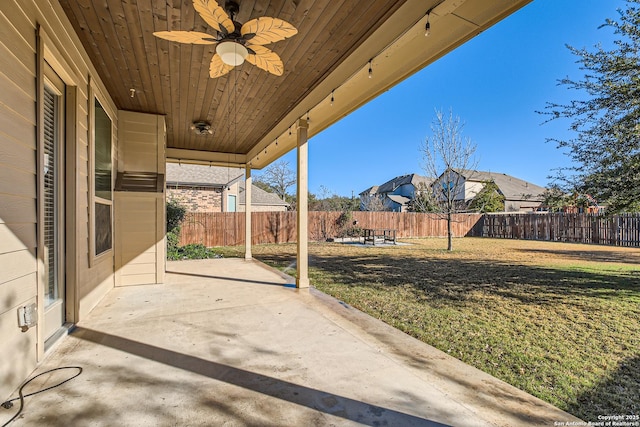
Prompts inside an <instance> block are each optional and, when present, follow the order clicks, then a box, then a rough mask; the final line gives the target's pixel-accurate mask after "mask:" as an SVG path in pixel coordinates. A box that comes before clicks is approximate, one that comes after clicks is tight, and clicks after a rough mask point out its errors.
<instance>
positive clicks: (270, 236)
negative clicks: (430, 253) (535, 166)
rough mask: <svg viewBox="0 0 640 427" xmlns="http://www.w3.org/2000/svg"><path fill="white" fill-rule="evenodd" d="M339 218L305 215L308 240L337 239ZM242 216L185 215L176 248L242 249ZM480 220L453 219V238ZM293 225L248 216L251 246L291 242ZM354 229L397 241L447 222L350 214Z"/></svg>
mask: <svg viewBox="0 0 640 427" xmlns="http://www.w3.org/2000/svg"><path fill="white" fill-rule="evenodd" d="M340 215H341V212H309V220H308V223H309V239H310V240H312V241H324V240H326V239H329V238H333V237H337V236H338V234H339V232H340V226H339V218H340ZM244 216H245V214H244V212H204V213H202V212H190V213H187V215H186V217H185V220H184V222H183V223H182V227H181V231H180V244H181V245H186V244H189V243H202V244H203V245H205V246H208V247H212V246H235V245H243V244H244V242H245V229H244ZM481 218H482V215H481V214H457V215H454V221H453V234H454V236H456V237H462V236H467V235H471V234H472V232H471V230H472V229H473V228H474V226H476V224H477V223H478V222H479V220H480V219H481ZM354 222H355V224H354ZM296 223H297V219H296V212H254V213H253V214H252V216H251V232H252V239H251V240H252V244H254V245H256V244H262V243H289V242H295V241H296ZM355 227H358V228H387V229H394V230H397V237H445V236H446V235H447V221H446V220H445V219H444V218H442V217H441V216H439V215H435V214H422V213H407V212H402V213H399V212H352V213H351V218H350V219H349V220H348V221H347V224H346V228H355ZM476 234H477V232H476Z"/></svg>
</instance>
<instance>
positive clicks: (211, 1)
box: [193, 0, 236, 35]
mask: <svg viewBox="0 0 640 427" xmlns="http://www.w3.org/2000/svg"><path fill="white" fill-rule="evenodd" d="M193 7H194V8H195V10H196V11H197V12H198V13H199V14H200V16H201V17H202V19H204V20H205V22H206V23H207V24H209V25H210V26H211V27H213V28H214V29H215V30H216V31H218V32H221V33H223V34H225V35H227V34H231V33H233V32H234V31H235V29H236V27H235V25H233V21H232V20H231V18H229V15H227V12H225V11H224V9H223V8H222V7H220V5H219V4H218V3H217V2H216V1H215V0H193Z"/></svg>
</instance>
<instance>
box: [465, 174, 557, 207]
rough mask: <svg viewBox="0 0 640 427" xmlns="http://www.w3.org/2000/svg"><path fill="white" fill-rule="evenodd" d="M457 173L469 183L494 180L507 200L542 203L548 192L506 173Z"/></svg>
mask: <svg viewBox="0 0 640 427" xmlns="http://www.w3.org/2000/svg"><path fill="white" fill-rule="evenodd" d="M456 172H458V173H459V174H460V175H462V176H464V177H465V179H466V180H467V181H472V182H474V181H475V182H482V181H492V180H493V182H495V183H496V185H497V186H498V188H499V189H500V192H501V193H502V194H503V195H504V197H505V199H506V200H531V201H538V202H539V201H542V199H543V193H544V192H545V190H546V189H545V188H544V187H540V186H539V185H536V184H533V183H531V182H528V181H525V180H522V179H520V178H516V177H515V176H511V175H507V174H506V173H496V172H483V171H469V170H458V171H456Z"/></svg>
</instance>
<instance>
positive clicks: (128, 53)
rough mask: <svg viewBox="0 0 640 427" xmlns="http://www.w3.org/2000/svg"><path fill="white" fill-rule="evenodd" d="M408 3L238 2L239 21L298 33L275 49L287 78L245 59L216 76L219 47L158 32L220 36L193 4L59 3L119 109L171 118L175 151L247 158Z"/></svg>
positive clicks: (150, 0)
mask: <svg viewBox="0 0 640 427" xmlns="http://www.w3.org/2000/svg"><path fill="white" fill-rule="evenodd" d="M221 1H223V0H221ZM404 2H405V0H367V1H362V0H239V1H238V3H239V5H240V11H239V13H238V16H237V17H236V20H237V21H238V22H240V23H244V22H246V21H248V20H250V19H253V18H257V17H260V16H271V17H275V18H280V19H284V20H285V21H288V22H290V23H291V24H293V25H294V26H295V27H296V28H297V29H298V31H299V32H298V34H297V35H296V36H294V37H292V38H290V39H287V40H284V41H280V42H277V43H274V44H272V45H269V46H268V47H269V48H271V49H272V50H273V51H275V52H276V53H277V54H278V55H280V57H281V58H282V60H283V63H284V68H285V71H284V75H283V76H281V77H277V76H274V75H271V74H269V73H267V72H265V71H263V70H260V69H258V68H257V67H255V66H253V65H251V64H249V63H247V62H245V63H244V64H243V65H241V66H239V67H236V68H235V69H234V70H232V71H231V73H229V74H227V75H226V76H222V77H219V78H217V79H211V78H209V61H210V60H211V57H212V55H213V54H214V52H215V46H212V45H187V44H181V43H174V42H170V41H166V40H161V39H158V38H156V37H154V36H153V35H152V33H153V32H154V31H165V30H183V31H201V32H207V33H210V34H214V35H215V31H214V30H213V29H212V28H210V27H209V26H208V25H207V24H206V23H205V22H204V21H203V20H202V18H201V17H200V16H199V15H198V14H197V13H196V11H195V9H194V8H193V3H192V0H163V1H160V0H100V1H88V0H60V3H61V5H62V7H63V8H64V10H65V13H66V14H67V16H68V17H69V20H70V21H71V23H72V25H73V26H74V28H75V30H76V32H77V33H78V35H79V37H80V39H81V41H82V43H83V45H84V47H85V49H86V50H87V52H88V54H89V56H90V58H91V60H92V61H93V63H94V65H95V66H96V68H97V70H98V73H99V74H100V76H101V78H102V80H103V81H104V83H105V85H106V86H107V89H108V90H109V93H110V94H111V96H112V97H113V99H114V102H115V104H116V106H117V107H118V108H119V109H124V110H131V111H139V112H147V113H156V114H165V115H166V119H167V147H168V148H182V149H191V150H204V151H215V152H222V153H238V154H246V153H248V152H249V150H250V149H251V148H252V147H253V146H254V145H255V144H256V143H257V142H258V141H260V140H261V139H262V138H263V137H264V136H265V135H266V134H267V133H268V132H269V130H271V128H272V127H273V126H274V125H275V124H276V123H278V122H279V121H281V120H282V119H283V118H284V117H285V116H286V115H287V113H288V112H290V111H291V109H292V108H293V107H295V106H296V105H297V104H298V103H299V102H300V101H301V100H302V99H304V97H305V96H306V95H307V94H309V93H310V91H311V90H312V89H313V88H315V87H316V86H317V85H318V84H319V83H320V82H322V80H323V79H324V78H325V77H326V76H327V75H329V73H331V71H333V70H334V69H335V68H336V67H337V66H338V65H339V64H340V63H341V62H342V61H343V60H345V58H347V57H348V56H349V54H350V53H352V52H353V51H354V50H355V49H356V48H357V47H358V46H359V45H360V44H361V43H362V42H363V41H364V40H366V38H367V37H368V36H369V35H370V34H371V33H372V32H373V31H374V30H375V29H376V28H377V27H378V26H379V25H380V24H381V23H382V22H384V21H385V20H386V19H388V17H389V16H391V15H392V14H393V13H394V12H395V11H396V10H397V9H398V8H399V7H400V6H402V4H403V3H404ZM220 4H221V5H223V4H222V3H220ZM131 89H135V94H134V96H133V97H131V91H130V90H131ZM196 120H206V121H208V122H210V123H211V124H212V130H213V134H212V135H206V136H202V135H195V133H194V132H193V131H191V130H190V125H191V123H192V122H193V121H196Z"/></svg>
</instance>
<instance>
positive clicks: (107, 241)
mask: <svg viewBox="0 0 640 427" xmlns="http://www.w3.org/2000/svg"><path fill="white" fill-rule="evenodd" d="M111 129H112V124H111V119H110V118H109V115H108V114H107V112H106V111H105V109H104V108H103V107H102V104H100V101H98V100H97V99H95V105H94V114H93V196H94V197H93V231H94V234H93V238H94V256H98V255H101V254H103V253H105V252H107V251H109V250H110V249H111V248H112V247H113V229H112V216H113V185H112V182H113V180H112V168H113V161H112V154H111V152H112V151H111V150H112V130H111Z"/></svg>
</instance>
